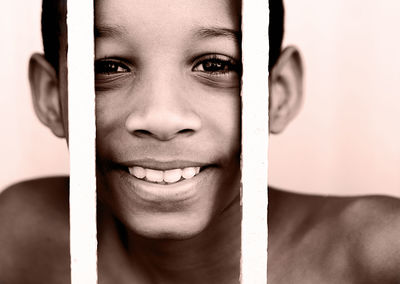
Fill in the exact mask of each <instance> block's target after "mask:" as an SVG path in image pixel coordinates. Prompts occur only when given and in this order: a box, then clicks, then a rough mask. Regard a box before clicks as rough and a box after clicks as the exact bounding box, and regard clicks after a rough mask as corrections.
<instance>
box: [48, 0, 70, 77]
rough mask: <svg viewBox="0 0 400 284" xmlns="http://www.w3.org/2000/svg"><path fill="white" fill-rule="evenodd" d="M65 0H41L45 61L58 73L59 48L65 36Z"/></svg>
mask: <svg viewBox="0 0 400 284" xmlns="http://www.w3.org/2000/svg"><path fill="white" fill-rule="evenodd" d="M66 2H67V0H43V2H42V40H43V49H44V56H45V58H46V60H47V61H48V62H49V63H50V64H51V65H52V66H53V67H54V69H55V70H56V72H57V73H58V72H59V67H60V66H59V64H60V60H59V58H60V47H61V43H62V42H63V41H65V42H66V40H67V39H66V38H65V39H62V37H66V36H67V25H66V18H67V17H66V15H67V3H66Z"/></svg>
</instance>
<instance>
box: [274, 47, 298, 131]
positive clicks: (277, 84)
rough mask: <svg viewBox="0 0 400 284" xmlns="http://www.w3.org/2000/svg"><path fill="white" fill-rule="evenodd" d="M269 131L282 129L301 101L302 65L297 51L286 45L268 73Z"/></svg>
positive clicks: (295, 112)
mask: <svg viewBox="0 0 400 284" xmlns="http://www.w3.org/2000/svg"><path fill="white" fill-rule="evenodd" d="M269 84H270V88H269V89H270V97H269V104H270V105H269V128H270V133H273V134H276V133H279V132H281V131H283V130H284V129H285V128H286V126H287V125H288V123H289V122H290V121H291V120H292V119H293V118H294V117H295V116H296V114H297V113H298V111H299V110H300V107H301V105H302V101H303V67H302V62H301V56H300V53H299V51H298V50H297V49H296V48H295V47H287V48H286V49H284V50H283V51H282V53H281V56H280V57H279V59H278V61H277V63H276V64H275V66H274V67H273V69H272V70H271V73H270V81H269Z"/></svg>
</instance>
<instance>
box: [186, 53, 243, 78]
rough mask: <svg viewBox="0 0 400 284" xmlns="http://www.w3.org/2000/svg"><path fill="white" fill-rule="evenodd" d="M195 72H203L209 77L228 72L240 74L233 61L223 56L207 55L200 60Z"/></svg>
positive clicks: (194, 69) (237, 66) (236, 64)
mask: <svg viewBox="0 0 400 284" xmlns="http://www.w3.org/2000/svg"><path fill="white" fill-rule="evenodd" d="M193 71H195V72H203V73H206V74H210V75H224V74H228V73H230V72H236V73H240V67H239V64H238V63H236V61H235V60H233V59H231V58H230V57H228V56H224V55H209V56H206V57H203V58H200V59H199V60H198V61H197V62H196V64H195V66H194V68H193Z"/></svg>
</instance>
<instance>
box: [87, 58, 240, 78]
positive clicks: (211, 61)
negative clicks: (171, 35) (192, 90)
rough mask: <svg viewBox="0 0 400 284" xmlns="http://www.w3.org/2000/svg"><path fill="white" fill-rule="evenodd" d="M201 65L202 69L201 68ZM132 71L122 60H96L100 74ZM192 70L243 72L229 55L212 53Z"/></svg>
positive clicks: (96, 68)
mask: <svg viewBox="0 0 400 284" xmlns="http://www.w3.org/2000/svg"><path fill="white" fill-rule="evenodd" d="M201 66H202V70H200V67H201ZM130 71H131V70H130V68H129V67H128V66H127V65H126V64H124V63H122V62H121V60H117V59H112V58H103V59H101V60H97V61H96V62H95V73H96V74H99V75H112V74H119V73H126V72H130ZM192 71H195V72H201V73H208V74H211V75H214V76H215V75H224V74H227V73H229V72H232V71H233V72H237V73H241V68H240V65H239V64H237V63H236V61H235V60H233V59H231V58H229V57H227V56H224V55H217V54H211V55H206V56H205V57H201V58H200V59H198V60H197V62H195V66H194V67H193V68H192Z"/></svg>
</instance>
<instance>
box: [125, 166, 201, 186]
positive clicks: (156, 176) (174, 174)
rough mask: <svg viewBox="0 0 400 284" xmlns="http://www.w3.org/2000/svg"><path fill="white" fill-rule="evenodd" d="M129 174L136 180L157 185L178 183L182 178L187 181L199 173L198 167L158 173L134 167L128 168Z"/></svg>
mask: <svg viewBox="0 0 400 284" xmlns="http://www.w3.org/2000/svg"><path fill="white" fill-rule="evenodd" d="M129 172H130V174H131V175H133V176H135V177H136V178H138V179H146V180H148V181H151V182H158V183H174V182H178V181H180V180H181V179H182V178H184V179H189V178H192V177H194V176H195V175H197V174H198V173H199V172H200V167H188V168H183V169H171V170H166V171H158V170H153V169H146V168H142V167H137V166H135V167H129Z"/></svg>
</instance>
